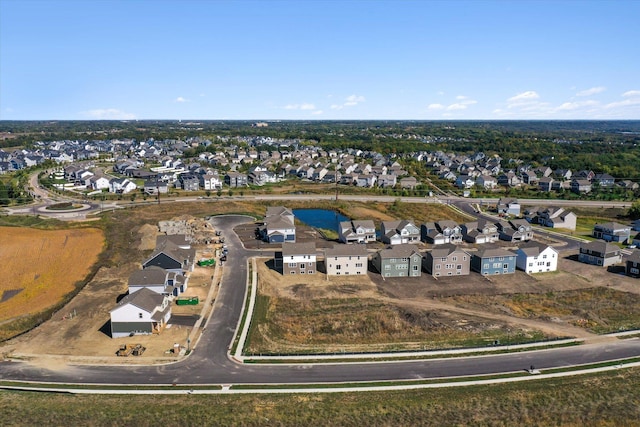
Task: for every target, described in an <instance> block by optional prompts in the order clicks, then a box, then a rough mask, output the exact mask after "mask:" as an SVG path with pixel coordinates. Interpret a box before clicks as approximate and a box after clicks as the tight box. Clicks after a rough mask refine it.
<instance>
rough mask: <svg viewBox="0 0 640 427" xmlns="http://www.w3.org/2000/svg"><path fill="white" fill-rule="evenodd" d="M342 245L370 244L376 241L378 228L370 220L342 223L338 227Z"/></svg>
mask: <svg viewBox="0 0 640 427" xmlns="http://www.w3.org/2000/svg"><path fill="white" fill-rule="evenodd" d="M338 236H339V239H340V241H341V242H342V243H369V242H375V241H376V226H375V225H374V223H373V221H372V220H370V219H364V220H353V221H342V222H340V224H339V227H338Z"/></svg>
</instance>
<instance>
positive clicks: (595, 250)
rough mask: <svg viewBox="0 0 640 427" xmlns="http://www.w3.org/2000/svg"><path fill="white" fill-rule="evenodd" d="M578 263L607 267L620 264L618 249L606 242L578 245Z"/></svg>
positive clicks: (620, 256) (620, 258)
mask: <svg viewBox="0 0 640 427" xmlns="http://www.w3.org/2000/svg"><path fill="white" fill-rule="evenodd" d="M578 261H580V262H584V263H586V264H593V265H600V266H602V267H607V266H610V265H614V264H619V263H621V262H622V254H621V252H620V248H619V247H618V246H616V245H613V244H611V243H607V242H589V243H583V244H581V245H580V254H578Z"/></svg>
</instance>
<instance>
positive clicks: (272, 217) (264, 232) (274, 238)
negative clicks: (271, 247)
mask: <svg viewBox="0 0 640 427" xmlns="http://www.w3.org/2000/svg"><path fill="white" fill-rule="evenodd" d="M259 230H260V235H261V236H262V239H263V240H264V241H266V242H269V243H282V242H295V241H296V226H295V218H294V215H293V211H292V210H291V209H289V208H285V207H284V206H276V207H268V208H267V212H266V214H265V217H264V223H263V225H262V226H261V227H260V228H259Z"/></svg>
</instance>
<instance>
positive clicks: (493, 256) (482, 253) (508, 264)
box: [471, 248, 517, 276]
mask: <svg viewBox="0 0 640 427" xmlns="http://www.w3.org/2000/svg"><path fill="white" fill-rule="evenodd" d="M516 258H517V255H516V254H515V253H513V252H511V251H508V250H506V249H502V248H483V249H480V250H479V251H478V252H476V253H474V254H472V256H471V269H472V270H473V271H477V272H478V273H480V274H482V275H484V276H493V275H496V274H513V273H515V271H516Z"/></svg>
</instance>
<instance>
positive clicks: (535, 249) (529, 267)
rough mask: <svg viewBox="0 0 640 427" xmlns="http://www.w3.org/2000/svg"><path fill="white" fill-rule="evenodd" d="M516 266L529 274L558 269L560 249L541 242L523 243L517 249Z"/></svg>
mask: <svg viewBox="0 0 640 427" xmlns="http://www.w3.org/2000/svg"><path fill="white" fill-rule="evenodd" d="M516 267H518V268H519V269H520V270H522V271H524V272H526V273H527V274H535V273H546V272H549V271H556V270H557V269H558V251H557V250H556V249H555V248H554V247H553V246H549V245H545V244H544V243H540V242H527V243H523V244H522V245H520V246H519V247H518V250H517V251H516Z"/></svg>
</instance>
